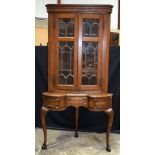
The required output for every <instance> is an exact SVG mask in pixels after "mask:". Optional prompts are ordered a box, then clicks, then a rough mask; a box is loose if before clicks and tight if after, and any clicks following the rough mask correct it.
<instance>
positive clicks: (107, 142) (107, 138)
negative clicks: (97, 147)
mask: <svg viewBox="0 0 155 155" xmlns="http://www.w3.org/2000/svg"><path fill="white" fill-rule="evenodd" d="M105 112H106V113H107V115H108V127H107V133H106V150H107V151H108V152H110V151H111V147H110V144H109V136H110V131H111V126H112V123H113V116H114V112H113V110H112V109H108V110H106V111H105Z"/></svg>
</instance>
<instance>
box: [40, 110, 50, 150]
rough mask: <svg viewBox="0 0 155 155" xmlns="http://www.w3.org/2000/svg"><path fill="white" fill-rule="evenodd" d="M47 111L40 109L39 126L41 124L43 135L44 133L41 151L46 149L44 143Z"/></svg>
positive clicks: (45, 139) (45, 140)
mask: <svg viewBox="0 0 155 155" xmlns="http://www.w3.org/2000/svg"><path fill="white" fill-rule="evenodd" d="M48 111H49V109H47V108H45V107H42V108H41V124H42V128H43V133H44V143H43V145H42V150H46V149H47V145H46V142H47V130H46V121H45V118H46V114H47V112H48Z"/></svg>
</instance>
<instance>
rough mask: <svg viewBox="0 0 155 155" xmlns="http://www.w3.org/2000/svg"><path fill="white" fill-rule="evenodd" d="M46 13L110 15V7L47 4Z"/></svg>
mask: <svg viewBox="0 0 155 155" xmlns="http://www.w3.org/2000/svg"><path fill="white" fill-rule="evenodd" d="M46 8H47V12H48V13H50V12H51V13H53V12H58V13H71V12H72V13H73V12H80V13H101V14H102V13H111V12H112V8H113V6H112V5H93V4H91V5H85V4H47V5H46Z"/></svg>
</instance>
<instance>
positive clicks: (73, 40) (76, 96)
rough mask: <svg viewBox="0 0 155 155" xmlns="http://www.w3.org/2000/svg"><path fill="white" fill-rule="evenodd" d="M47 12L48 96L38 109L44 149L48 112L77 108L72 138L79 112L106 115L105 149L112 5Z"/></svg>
mask: <svg viewBox="0 0 155 155" xmlns="http://www.w3.org/2000/svg"><path fill="white" fill-rule="evenodd" d="M46 7H47V12H48V92H43V94H42V95H43V107H42V109H41V119H42V127H43V131H44V144H43V146H42V149H46V148H47V146H46V140H47V133H46V123H45V116H46V113H47V111H48V110H54V111H61V110H65V109H66V108H67V107H68V106H73V107H75V108H76V113H75V137H78V132H77V128H78V108H79V107H80V106H84V107H86V108H88V109H89V110H91V111H104V112H106V113H107V114H108V117H109V119H108V120H109V121H108V127H107V140H106V144H107V145H106V146H107V147H106V149H107V151H110V150H111V149H110V145H109V134H110V129H111V125H112V120H113V110H112V94H109V93H108V92H107V91H108V66H109V41H110V15H111V12H112V6H111V5H67V4H66V5H55V4H54V5H53V4H47V5H46Z"/></svg>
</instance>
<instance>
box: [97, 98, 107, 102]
mask: <svg viewBox="0 0 155 155" xmlns="http://www.w3.org/2000/svg"><path fill="white" fill-rule="evenodd" d="M94 100H95V102H105V99H98V98H95V99H94Z"/></svg>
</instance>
